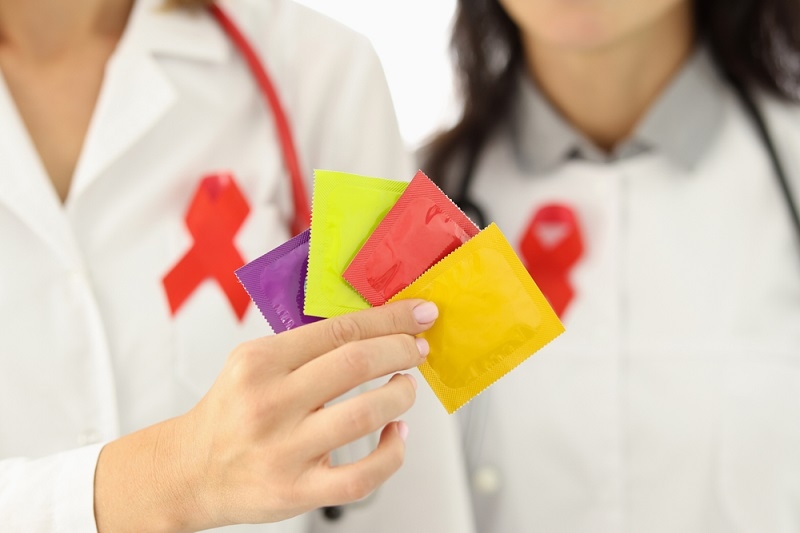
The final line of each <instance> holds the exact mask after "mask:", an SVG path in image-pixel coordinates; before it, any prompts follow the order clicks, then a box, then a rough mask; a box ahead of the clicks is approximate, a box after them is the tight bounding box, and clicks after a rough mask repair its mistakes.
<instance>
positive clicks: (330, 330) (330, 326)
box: [260, 299, 439, 370]
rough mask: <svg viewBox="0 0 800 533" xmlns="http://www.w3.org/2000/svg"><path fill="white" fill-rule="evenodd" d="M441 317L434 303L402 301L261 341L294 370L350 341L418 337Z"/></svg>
mask: <svg viewBox="0 0 800 533" xmlns="http://www.w3.org/2000/svg"><path fill="white" fill-rule="evenodd" d="M438 316H439V310H438V309H437V307H436V304H434V303H433V302H426V301H425V300H418V299H414V300H401V301H398V302H393V303H390V304H386V305H382V306H380V307H375V308H372V309H366V310H364V311H357V312H355V313H350V314H347V315H342V316H337V317H334V318H330V319H328V320H322V321H320V322H314V323H313V324H308V325H306V326H303V327H300V328H296V329H290V330H289V331H286V332H283V333H280V334H278V335H275V336H272V337H265V338H263V339H261V341H260V342H264V343H269V346H268V350H269V351H270V352H271V353H274V354H275V355H276V356H277V357H279V358H280V359H281V366H284V367H285V368H287V369H288V370H295V369H297V368H300V367H301V366H303V365H304V364H306V363H307V362H309V361H311V360H312V359H314V358H316V357H319V356H320V355H322V354H324V353H328V352H330V351H331V350H335V349H336V348H338V347H340V346H344V345H345V344H347V343H349V342H355V341H359V340H363V339H370V338H373V337H382V336H384V335H394V334H397V333H406V334H409V335H418V334H420V333H422V332H423V331H426V330H427V329H429V328H430V327H431V326H432V325H433V322H434V321H435V320H436V318H437V317H438ZM265 348H267V346H265Z"/></svg>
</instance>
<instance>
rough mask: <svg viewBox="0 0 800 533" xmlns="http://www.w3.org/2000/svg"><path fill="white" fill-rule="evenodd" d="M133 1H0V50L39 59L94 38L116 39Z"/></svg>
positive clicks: (120, 33)
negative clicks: (1, 48) (9, 50)
mask: <svg viewBox="0 0 800 533" xmlns="http://www.w3.org/2000/svg"><path fill="white" fill-rule="evenodd" d="M132 5H133V0H70V1H69V2H65V1H63V0H0V47H6V48H10V49H13V50H14V51H15V52H16V53H19V54H22V55H25V56H28V57H31V58H34V59H39V60H49V59H54V58H58V57H60V56H61V55H62V54H63V53H64V52H65V51H67V50H69V49H71V48H73V47H75V46H80V45H81V44H83V43H85V42H87V41H89V40H94V39H97V38H102V39H112V40H114V41H117V40H119V38H120V36H121V35H122V32H123V30H124V29H125V24H126V22H127V19H128V15H129V13H130V9H131V6H132Z"/></svg>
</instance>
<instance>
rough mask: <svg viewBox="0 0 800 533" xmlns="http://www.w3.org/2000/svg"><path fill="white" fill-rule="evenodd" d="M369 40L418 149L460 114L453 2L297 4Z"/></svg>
mask: <svg viewBox="0 0 800 533" xmlns="http://www.w3.org/2000/svg"><path fill="white" fill-rule="evenodd" d="M298 1H299V3H301V4H305V5H307V6H309V7H311V8H313V9H315V10H317V11H320V12H321V13H324V14H326V15H328V16H330V17H332V18H334V19H336V20H338V21H340V22H342V23H344V24H346V25H347V26H350V27H351V28H353V29H354V30H356V31H357V32H359V33H361V34H363V35H366V36H367V37H368V38H369V39H370V41H372V45H373V46H374V47H375V50H376V51H377V53H378V56H380V58H381V62H382V63H383V68H384V70H385V72H386V78H387V80H388V82H389V88H390V90H391V92H392V98H393V100H394V105H395V109H396V111H397V117H398V120H399V122H400V131H401V133H402V134H403V138H404V139H405V140H406V142H407V143H408V144H409V145H410V146H411V147H412V148H416V147H418V146H419V145H420V144H421V143H422V142H423V141H424V140H425V139H426V138H427V137H428V136H429V135H431V134H432V133H434V132H435V131H436V130H437V129H439V128H440V127H441V126H442V125H443V124H447V123H450V122H452V120H453V119H454V118H455V116H456V113H457V106H456V103H455V101H454V97H453V93H454V91H453V75H452V69H451V67H450V55H449V49H448V45H449V39H450V24H451V21H452V17H453V12H454V10H455V4H456V2H455V0H405V1H403V2H382V1H380V0H298Z"/></svg>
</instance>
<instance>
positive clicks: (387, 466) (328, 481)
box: [317, 422, 408, 505]
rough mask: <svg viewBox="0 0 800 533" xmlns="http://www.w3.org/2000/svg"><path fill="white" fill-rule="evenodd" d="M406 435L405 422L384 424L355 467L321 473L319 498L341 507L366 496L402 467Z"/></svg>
mask: <svg viewBox="0 0 800 533" xmlns="http://www.w3.org/2000/svg"><path fill="white" fill-rule="evenodd" d="M407 435H408V426H407V425H406V423H405V422H392V423H391V424H387V425H386V427H385V428H383V431H382V432H381V438H380V440H379V441H378V446H377V447H376V448H375V449H374V450H373V451H372V453H370V454H369V455H367V456H366V457H364V458H363V459H361V460H360V461H356V462H355V463H350V464H347V465H342V466H335V467H329V468H327V469H325V470H324V471H323V472H320V476H319V478H318V480H317V481H318V485H317V486H318V487H320V489H321V490H322V492H323V493H322V494H321V495H320V498H321V499H323V500H326V501H328V503H327V504H326V505H344V504H348V503H352V502H355V501H358V500H361V499H363V498H366V497H367V496H369V495H370V493H372V491H374V490H375V489H377V488H378V487H380V486H381V485H382V484H383V483H384V482H385V481H386V480H387V479H389V478H390V477H391V476H392V474H394V473H395V472H397V470H398V469H399V468H400V467H401V466H402V465H403V458H404V456H405V449H406V445H405V439H406V436H407Z"/></svg>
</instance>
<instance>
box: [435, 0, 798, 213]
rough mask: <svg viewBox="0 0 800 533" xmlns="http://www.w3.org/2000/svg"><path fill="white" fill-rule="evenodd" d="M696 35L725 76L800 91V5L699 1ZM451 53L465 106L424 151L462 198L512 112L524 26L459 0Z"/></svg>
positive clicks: (488, 3)
mask: <svg viewBox="0 0 800 533" xmlns="http://www.w3.org/2000/svg"><path fill="white" fill-rule="evenodd" d="M694 11H695V23H696V32H697V35H698V37H699V38H701V39H703V40H704V42H706V43H707V46H708V47H709V48H710V50H711V53H712V56H713V57H714V59H715V60H716V63H717V64H718V66H719V67H720V70H721V71H722V72H723V73H725V75H727V76H729V77H730V78H732V79H734V80H736V81H737V83H740V84H742V85H744V86H748V87H758V88H760V89H762V90H766V91H767V92H769V93H771V94H772V95H774V96H777V97H779V98H781V99H787V100H797V99H798V89H800V1H798V0H694ZM450 45H451V53H452V54H453V59H454V62H455V67H456V75H457V79H458V83H459V91H460V93H461V96H462V97H463V101H464V103H463V109H462V114H461V118H460V119H459V121H458V122H457V123H456V124H455V126H453V127H452V128H450V129H449V130H447V131H444V132H443V133H440V134H439V135H438V136H437V137H435V138H434V139H433V140H432V141H431V142H430V143H429V144H428V146H427V147H426V148H425V150H424V152H423V153H424V159H425V160H426V161H425V170H426V172H428V173H429V175H430V176H431V178H432V179H434V180H435V181H437V182H438V183H439V184H440V185H441V186H442V187H444V188H445V189H446V190H447V192H448V193H450V194H451V195H453V196H454V197H455V198H456V199H457V200H461V199H463V193H464V192H465V191H464V190H463V184H462V182H463V180H460V178H461V176H463V174H464V173H465V172H467V171H468V170H469V171H471V170H472V169H473V168H474V165H475V164H476V162H477V159H478V157H479V155H480V152H481V149H482V148H483V146H484V144H485V142H486V140H487V138H488V137H489V136H490V135H491V133H492V132H493V131H494V129H495V128H496V127H497V126H498V125H499V124H501V123H502V122H503V121H504V120H505V119H506V118H507V117H508V116H509V113H510V108H511V105H512V102H513V101H514V98H515V95H516V90H517V82H516V76H517V75H518V71H519V69H520V68H521V65H522V63H523V61H524V57H523V50H522V42H521V37H520V33H519V28H517V26H516V24H514V22H513V21H512V20H511V19H510V18H509V16H508V15H507V14H506V12H505V11H504V10H503V8H502V7H501V6H500V3H499V2H498V0H459V3H458V9H457V11H456V17H455V23H454V26H453V34H452V38H451V44H450Z"/></svg>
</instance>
